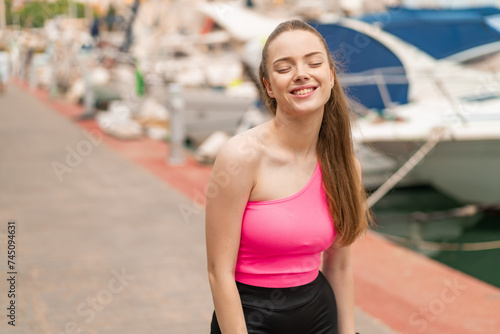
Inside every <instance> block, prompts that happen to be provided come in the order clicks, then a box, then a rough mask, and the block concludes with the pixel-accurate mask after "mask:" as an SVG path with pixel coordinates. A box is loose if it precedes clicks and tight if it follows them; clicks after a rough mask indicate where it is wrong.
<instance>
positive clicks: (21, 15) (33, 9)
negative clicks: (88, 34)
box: [5, 0, 85, 28]
mask: <svg viewBox="0 0 500 334" xmlns="http://www.w3.org/2000/svg"><path fill="white" fill-rule="evenodd" d="M5 5H6V6H5V9H6V16H7V20H6V21H7V24H8V25H11V24H19V25H20V26H21V27H27V28H40V27H43V26H44V24H45V20H47V19H52V18H54V17H56V16H58V15H68V10H69V2H68V0H57V1H55V2H45V1H44V2H41V1H33V2H29V3H27V4H26V5H25V6H24V7H23V8H22V9H21V10H19V11H13V10H12V0H6V1H5ZM76 12H77V17H79V18H82V17H85V5H84V4H82V3H79V2H77V3H76Z"/></svg>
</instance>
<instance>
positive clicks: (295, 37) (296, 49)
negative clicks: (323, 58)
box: [268, 30, 326, 63]
mask: <svg viewBox="0 0 500 334" xmlns="http://www.w3.org/2000/svg"><path fill="white" fill-rule="evenodd" d="M317 51H319V52H321V53H322V54H323V55H325V52H326V50H325V46H324V45H323V43H322V42H321V40H320V38H319V37H318V36H317V35H315V34H314V33H312V32H310V31H305V30H292V31H286V32H283V33H282V34H280V35H279V36H278V37H276V38H275V39H274V40H273V41H272V42H271V43H270V44H269V49H268V52H269V53H268V60H270V61H271V63H272V62H273V61H274V60H273V59H279V58H283V57H303V56H305V55H307V54H310V53H312V52H317Z"/></svg>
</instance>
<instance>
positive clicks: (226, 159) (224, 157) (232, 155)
mask: <svg viewBox="0 0 500 334" xmlns="http://www.w3.org/2000/svg"><path fill="white" fill-rule="evenodd" d="M268 138H269V130H268V126H267V124H266V123H263V124H261V125H259V126H256V127H254V128H252V129H249V130H247V131H244V132H242V133H240V134H237V135H235V136H234V137H232V138H231V139H229V141H228V142H227V143H225V144H224V145H223V146H222V148H221V150H220V151H219V153H218V154H217V159H216V163H217V160H219V162H220V163H231V162H232V163H239V164H242V165H245V166H246V168H250V169H255V168H257V166H258V164H259V162H260V161H261V159H262V156H263V154H264V153H265V148H266V143H267V139H268Z"/></svg>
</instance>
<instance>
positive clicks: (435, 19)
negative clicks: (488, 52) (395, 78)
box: [360, 7, 500, 59]
mask: <svg viewBox="0 0 500 334" xmlns="http://www.w3.org/2000/svg"><path fill="white" fill-rule="evenodd" d="M360 19H361V20H362V21H365V22H367V23H371V24H376V25H378V26H379V27H380V28H382V29H383V30H385V31H387V32H389V33H391V34H393V35H395V36H397V37H399V38H401V39H402V40H404V41H406V42H408V43H410V44H413V45H414V46H416V47H418V48H419V49H421V50H422V51H424V52H426V53H428V54H429V55H431V56H432V57H434V58H436V59H443V58H447V57H450V56H453V55H455V54H458V53H460V52H463V51H467V50H469V49H472V48H475V47H479V46H484V45H487V44H491V43H499V45H500V9H499V8H496V7H479V8H468V9H446V10H438V9H409V8H400V7H391V8H389V10H388V11H387V12H382V13H374V14H367V15H364V16H362V17H361V18H360ZM498 49H499V50H500V46H499V48H498Z"/></svg>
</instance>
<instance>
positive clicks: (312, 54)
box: [273, 51, 323, 65]
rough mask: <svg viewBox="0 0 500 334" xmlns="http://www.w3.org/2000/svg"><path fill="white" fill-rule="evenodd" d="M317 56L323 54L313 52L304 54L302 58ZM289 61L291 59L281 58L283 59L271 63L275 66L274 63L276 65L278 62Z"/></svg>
mask: <svg viewBox="0 0 500 334" xmlns="http://www.w3.org/2000/svg"><path fill="white" fill-rule="evenodd" d="M317 54H321V55H322V54H323V53H322V52H321V51H314V52H310V53H308V54H306V55H305V56H304V58H308V57H312V56H314V55H317ZM291 59H292V58H291V57H283V58H280V59H277V60H275V61H274V62H273V65H274V64H276V63H278V62H280V61H289V60H291Z"/></svg>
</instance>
